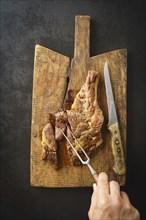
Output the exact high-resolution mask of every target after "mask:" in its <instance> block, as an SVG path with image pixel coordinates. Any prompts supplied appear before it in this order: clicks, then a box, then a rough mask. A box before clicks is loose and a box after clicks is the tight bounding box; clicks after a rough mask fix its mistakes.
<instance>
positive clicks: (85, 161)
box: [59, 128, 90, 164]
mask: <svg viewBox="0 0 146 220" xmlns="http://www.w3.org/2000/svg"><path fill="white" fill-rule="evenodd" d="M59 129H60V131H61V132H62V134H63V136H64V137H65V139H66V140H67V142H68V143H69V145H70V146H71V148H72V149H73V150H74V152H75V153H76V155H77V156H78V158H79V160H80V161H81V163H82V164H88V163H89V160H90V159H89V157H88V155H87V154H86V152H85V151H84V149H83V148H82V147H81V145H80V143H79V142H78V141H77V139H76V138H75V136H74V135H73V133H72V132H71V131H70V132H71V134H72V136H73V138H74V139H75V141H77V143H78V145H79V147H80V148H81V150H82V152H83V153H84V155H85V156H86V158H87V160H83V159H82V158H81V157H80V155H79V153H78V152H77V150H76V149H75V148H74V146H73V145H72V143H71V142H70V140H69V139H68V137H67V136H66V134H65V133H64V132H63V131H62V129H61V128H59Z"/></svg>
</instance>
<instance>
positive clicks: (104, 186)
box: [97, 172, 109, 196]
mask: <svg viewBox="0 0 146 220" xmlns="http://www.w3.org/2000/svg"><path fill="white" fill-rule="evenodd" d="M97 193H99V195H101V196H102V195H105V194H109V183H108V176H107V174H106V173H104V172H102V173H100V174H99V175H98V184H97Z"/></svg>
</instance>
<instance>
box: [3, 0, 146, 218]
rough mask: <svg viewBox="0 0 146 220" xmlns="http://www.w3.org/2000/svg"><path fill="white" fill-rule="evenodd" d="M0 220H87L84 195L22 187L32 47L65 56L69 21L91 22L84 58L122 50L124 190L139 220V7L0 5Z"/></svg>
mask: <svg viewBox="0 0 146 220" xmlns="http://www.w3.org/2000/svg"><path fill="white" fill-rule="evenodd" d="M0 4H1V82H0V83H1V87H0V88H1V93H0V94H1V124H0V128H1V130H0V132H1V137H0V138H1V139H0V140H1V151H0V172H1V173H0V175H1V186H0V187H1V195H0V200H1V206H0V217H1V219H2V220H4V219H5V220H9V219H15V220H17V219H19V220H20V219H21V220H23V219H24V220H33V219H35V220H41V219H50V220H53V219H54V220H57V219H60V220H66V219H70V220H71V219H72V220H78V219H80V220H82V219H87V211H88V208H89V205H90V197H91V193H92V189H90V188H83V189H47V188H46V189H45V188H33V187H31V186H30V184H29V175H30V174H29V172H30V171H29V166H30V162H29V161H30V159H29V158H30V155H29V154H30V123H31V98H32V77H33V56H34V46H35V44H36V43H39V44H41V45H43V46H46V47H48V48H50V49H53V50H55V51H57V52H59V53H62V54H64V55H67V56H70V57H73V44H74V42H73V40H74V16H75V15H77V14H80V15H81V14H82V15H90V16H91V55H96V54H100V53H103V52H107V51H110V50H114V49H119V48H127V49H128V100H127V102H128V103H127V104H128V128H127V135H128V136H127V170H128V171H127V183H126V186H125V187H124V190H125V191H126V192H127V193H128V194H129V197H130V199H131V202H132V203H133V204H134V205H135V206H136V207H137V208H138V209H139V210H140V212H141V215H142V220H143V219H146V213H145V211H144V206H145V205H144V203H145V197H144V196H146V195H145V185H146V182H145V167H146V162H145V161H146V137H145V136H146V135H145V132H146V125H145V124H146V117H145V112H146V99H145V95H146V90H145V88H146V86H145V85H146V75H145V69H146V67H145V59H146V48H145V45H146V41H145V39H146V33H145V4H144V1H138V0H137V1H136V0H135V1H132V0H131V1H114V0H113V1H105V0H103V1H98V0H97V1H65V0H64V1H1V3H0Z"/></svg>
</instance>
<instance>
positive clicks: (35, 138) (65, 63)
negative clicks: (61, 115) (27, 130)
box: [31, 16, 127, 187]
mask: <svg viewBox="0 0 146 220" xmlns="http://www.w3.org/2000/svg"><path fill="white" fill-rule="evenodd" d="M89 30H90V17H89V16H76V25H75V55H74V58H73V59H72V60H71V63H70V58H68V57H66V56H63V55H61V54H58V53H56V52H54V51H51V50H49V49H47V48H44V47H42V46H39V45H37V46H36V48H35V61H34V80H33V100H32V130H31V185H32V186H43V187H83V186H91V185H92V184H93V182H94V180H93V178H92V176H91V174H90V172H89V171H88V168H87V167H86V166H81V167H75V166H70V165H69V162H68V160H67V159H66V156H65V155H66V142H65V141H62V142H60V143H59V152H58V156H59V164H60V168H59V170H58V171H55V170H54V169H53V168H52V167H51V166H50V164H49V162H45V161H42V160H41V151H42V147H41V132H42V129H43V126H44V125H45V124H46V123H47V120H48V113H49V112H51V113H55V112H57V111H59V110H60V108H61V107H62V104H63V100H64V95H65V92H66V86H67V77H68V76H70V82H69V85H68V90H67V93H66V99H65V103H64V107H65V108H68V109H69V108H70V105H71V103H72V101H73V99H74V97H75V95H76V93H77V92H78V91H79V89H80V88H81V86H82V84H83V83H84V81H85V79H86V76H87V72H88V70H89V69H93V70H96V71H98V72H99V74H100V81H99V87H98V102H99V106H100V108H101V109H102V111H103V114H104V117H105V120H104V124H103V128H102V136H103V140H104V141H103V143H102V145H101V146H100V147H99V148H98V149H97V151H96V152H95V153H94V154H93V155H92V157H91V165H93V167H94V168H95V169H96V170H97V172H101V171H105V172H107V173H108V175H109V179H110V180H111V179H114V180H117V181H118V182H119V183H120V185H124V183H125V175H123V176H118V175H116V174H115V173H114V171H113V169H112V167H113V162H114V161H113V155H112V150H111V140H110V133H109V131H108V130H107V102H106V94H105V86H104V78H103V69H104V63H105V61H107V62H108V66H109V71H110V75H111V81H112V86H113V93H114V97H115V104H116V107H117V114H118V119H119V125H120V131H121V138H122V142H123V147H124V150H125V149H126V82H127V50H126V49H121V50H115V51H112V52H108V53H104V54H101V55H98V56H94V57H91V58H90V57H89V39H90V31H89Z"/></svg>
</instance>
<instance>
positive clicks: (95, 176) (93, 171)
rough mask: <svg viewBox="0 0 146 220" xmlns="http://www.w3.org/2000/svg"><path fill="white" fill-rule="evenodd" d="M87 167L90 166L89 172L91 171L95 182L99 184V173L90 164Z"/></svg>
mask: <svg viewBox="0 0 146 220" xmlns="http://www.w3.org/2000/svg"><path fill="white" fill-rule="evenodd" d="M87 166H88V168H89V170H90V172H91V174H92V176H93V178H94V180H95V182H96V183H97V180H98V174H97V172H96V171H95V170H94V169H93V167H92V166H91V165H90V164H89V163H88V164H87Z"/></svg>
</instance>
